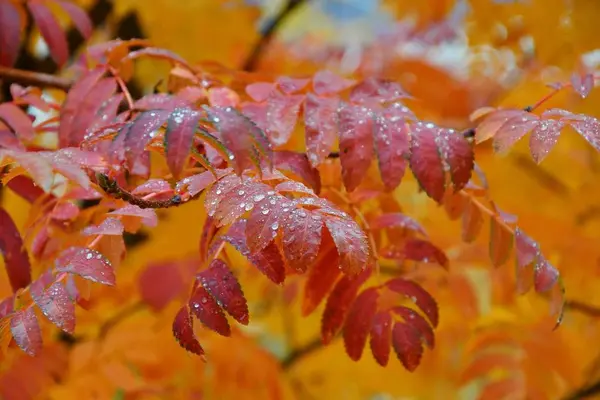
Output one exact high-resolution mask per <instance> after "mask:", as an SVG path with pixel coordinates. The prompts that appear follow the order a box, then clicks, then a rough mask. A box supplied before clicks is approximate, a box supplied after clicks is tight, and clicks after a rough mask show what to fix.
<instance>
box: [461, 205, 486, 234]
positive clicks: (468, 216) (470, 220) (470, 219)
mask: <svg viewBox="0 0 600 400" xmlns="http://www.w3.org/2000/svg"><path fill="white" fill-rule="evenodd" d="M482 226H483V214H482V213H481V210H480V209H479V207H477V205H476V204H475V203H474V202H473V201H471V200H467V202H466V206H465V210H464V213H463V216H462V239H463V240H464V241H465V242H468V243H469V242H472V241H474V240H475V239H477V236H478V235H479V232H480V231H481V227H482Z"/></svg>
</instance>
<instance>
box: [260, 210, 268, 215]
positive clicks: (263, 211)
mask: <svg viewBox="0 0 600 400" xmlns="http://www.w3.org/2000/svg"><path fill="white" fill-rule="evenodd" d="M261 213H263V214H264V215H267V214H268V213H269V209H268V208H265V209H264V210H262V211H261Z"/></svg>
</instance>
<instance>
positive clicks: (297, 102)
mask: <svg viewBox="0 0 600 400" xmlns="http://www.w3.org/2000/svg"><path fill="white" fill-rule="evenodd" d="M303 101H304V96H303V95H298V94H293V95H285V94H282V93H281V92H279V91H275V92H273V93H271V95H270V96H269V98H268V99H267V109H266V112H267V134H268V136H269V139H270V140H271V142H272V143H273V145H275V146H280V145H283V144H285V143H287V142H288V141H289V140H290V136H291V135H292V132H293V131H294V128H295V127H296V121H297V120H298V113H299V112H300V106H301V105H302V102H303Z"/></svg>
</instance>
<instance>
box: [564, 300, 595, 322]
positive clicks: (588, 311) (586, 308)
mask: <svg viewBox="0 0 600 400" xmlns="http://www.w3.org/2000/svg"><path fill="white" fill-rule="evenodd" d="M565 307H566V308H569V309H571V310H573V311H578V312H580V313H582V314H585V315H587V316H589V317H593V318H599V317H600V307H597V306H593V305H590V304H586V303H583V302H581V301H577V300H568V301H566V302H565Z"/></svg>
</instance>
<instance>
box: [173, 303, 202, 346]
mask: <svg viewBox="0 0 600 400" xmlns="http://www.w3.org/2000/svg"><path fill="white" fill-rule="evenodd" d="M173 336H175V339H177V343H179V345H180V346H181V347H183V348H184V349H186V350H187V351H189V352H191V353H194V354H197V355H199V356H203V355H204V349H203V348H202V346H201V345H200V342H199V341H198V339H197V338H196V335H195V334H194V327H193V322H192V316H191V315H190V310H189V308H188V306H187V305H185V306H183V307H181V309H180V310H179V311H178V312H177V315H176V316H175V319H174V320H173Z"/></svg>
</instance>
